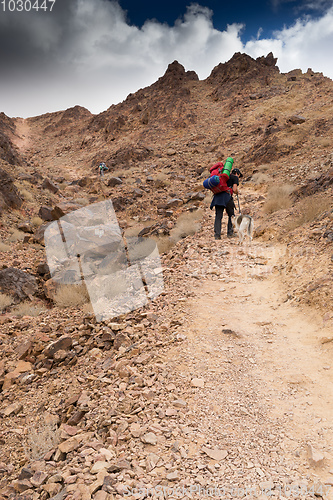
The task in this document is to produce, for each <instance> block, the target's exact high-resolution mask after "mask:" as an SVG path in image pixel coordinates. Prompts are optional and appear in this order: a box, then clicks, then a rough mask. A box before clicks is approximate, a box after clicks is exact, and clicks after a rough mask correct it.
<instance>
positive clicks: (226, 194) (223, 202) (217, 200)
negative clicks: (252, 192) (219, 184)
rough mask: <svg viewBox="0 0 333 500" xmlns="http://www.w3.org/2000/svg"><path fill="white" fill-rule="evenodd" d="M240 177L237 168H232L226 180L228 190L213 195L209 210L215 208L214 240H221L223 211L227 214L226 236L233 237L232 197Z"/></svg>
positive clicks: (233, 208)
mask: <svg viewBox="0 0 333 500" xmlns="http://www.w3.org/2000/svg"><path fill="white" fill-rule="evenodd" d="M240 177H243V174H242V173H241V172H240V170H239V169H238V168H234V169H233V170H232V171H231V173H230V176H229V179H228V180H227V186H228V188H229V190H228V191H222V192H221V193H216V194H214V197H213V199H212V202H211V205H210V209H211V210H213V208H214V207H215V221H214V237H215V239H216V240H220V239H221V224H222V217H223V211H224V209H225V210H226V212H227V214H228V226H227V236H228V237H229V238H231V237H232V236H233V233H234V229H233V225H232V219H231V217H232V215H235V203H234V200H233V197H232V195H233V194H234V193H235V194H238V186H239V178H240ZM230 188H231V189H230Z"/></svg>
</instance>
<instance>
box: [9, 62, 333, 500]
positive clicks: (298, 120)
mask: <svg viewBox="0 0 333 500" xmlns="http://www.w3.org/2000/svg"><path fill="white" fill-rule="evenodd" d="M332 90H333V82H332V81H331V80H330V79H328V78H326V77H324V76H323V75H322V74H321V73H314V72H313V71H312V70H311V69H309V70H308V71H307V72H306V73H304V74H303V73H302V71H301V70H298V69H295V70H294V71H291V72H289V73H287V74H284V73H281V72H280V71H279V68H278V66H277V60H276V59H275V58H274V56H273V55H272V54H269V55H268V56H267V57H260V58H258V59H256V60H254V59H252V58H251V57H249V56H247V55H245V54H239V53H238V54H235V55H234V56H233V58H232V59H231V60H230V61H228V62H227V63H224V64H219V65H218V66H216V67H215V68H214V69H213V70H212V73H211V75H210V76H209V77H208V78H207V79H206V80H203V81H200V80H199V79H198V76H197V75H196V73H195V72H193V71H187V72H186V71H185V70H184V68H183V67H182V66H181V65H180V64H179V63H178V62H177V61H174V62H173V63H172V64H170V65H169V67H168V68H167V70H166V72H165V74H164V75H163V76H162V77H161V78H160V79H159V80H158V81H157V82H156V83H154V84H153V85H151V86H150V87H147V88H144V89H140V90H138V91H137V92H136V93H134V94H131V95H129V96H128V97H127V99H126V100H125V101H124V102H122V103H120V104H118V105H112V106H111V107H110V108H108V109H107V110H106V111H105V112H103V113H100V114H98V115H92V114H91V113H90V112H89V111H88V110H87V109H85V108H83V107H80V106H75V107H74V108H70V109H68V110H65V111H59V112H56V113H48V114H45V115H42V116H36V117H33V118H28V119H25V120H23V119H20V118H17V119H11V118H9V117H7V116H6V115H4V114H3V113H2V114H1V116H0V214H1V219H0V251H1V263H0V264H1V266H0V309H1V311H0V312H1V313H2V314H1V315H0V340H1V344H2V353H1V354H0V386H1V392H0V401H1V407H2V410H1V414H0V419H1V420H0V422H1V430H0V442H1V444H2V449H1V452H0V472H1V476H0V478H1V479H0V480H1V483H0V484H1V487H2V488H3V490H2V492H1V493H2V495H3V498H21V497H22V498H27V499H28V498H29V499H30V498H31V499H38V498H42V499H47V498H57V499H58V498H59V499H60V498H67V499H68V500H69V499H72V498H73V499H74V498H94V499H97V500H100V499H105V498H112V495H121V493H122V484H123V483H124V481H123V476H125V477H126V480H128V478H130V479H131V480H132V481H133V484H135V481H136V479H137V478H138V477H141V476H143V475H144V473H145V472H149V473H150V472H151V471H153V469H155V468H156V467H158V464H159V457H158V456H157V455H156V454H154V452H153V451H151V453H150V454H148V455H147V457H146V458H145V459H143V458H142V449H143V447H145V446H146V445H147V446H148V448H149V447H152V448H149V450H153V449H154V448H153V447H154V446H155V444H156V443H155V440H156V439H157V438H156V436H159V435H163V436H165V438H166V441H163V442H164V444H165V449H168V443H169V444H170V446H171V441H170V440H169V438H170V439H171V435H172V433H173V432H174V431H175V428H176V427H175V426H176V423H175V422H176V421H177V419H179V418H180V419H181V422H182V425H185V423H184V419H183V417H184V415H182V412H183V409H184V405H185V403H184V400H183V399H182V397H179V398H177V397H176V393H177V391H174V389H170V390H169V393H168V394H165V392H163V391H165V388H164V386H165V385H166V384H167V383H168V381H167V379H168V374H167V368H166V366H164V364H163V363H161V362H160V356H162V354H163V353H165V352H167V350H168V349H169V346H170V345H173V344H174V343H175V342H176V343H177V342H181V341H182V339H183V337H182V335H183V334H184V332H183V331H182V333H181V334H179V336H178V337H177V331H178V329H179V328H180V329H181V330H182V328H181V326H182V324H183V321H184V320H183V319H182V318H180V317H179V316H178V315H177V313H176V312H175V309H176V307H174V305H175V304H177V303H178V301H179V300H181V301H183V302H184V303H185V304H186V301H187V298H188V297H190V296H191V294H190V293H189V292H188V290H187V280H188V279H189V276H192V277H193V275H192V274H193V273H190V274H189V272H188V271H186V269H185V267H186V266H187V265H188V263H189V262H190V260H191V259H193V258H194V257H195V259H197V260H196V271H195V274H196V276H197V278H196V279H201V278H200V277H202V279H204V277H203V276H202V275H201V273H200V262H201V259H202V260H203V261H204V260H205V259H206V258H207V256H208V255H210V252H211V251H212V248H215V242H213V238H212V236H213V234H212V230H211V231H210V232H209V231H207V227H211V228H212V225H213V220H212V217H211V213H210V210H209V203H210V199H211V195H210V193H209V192H207V191H205V190H204V188H203V186H202V182H203V180H204V179H205V178H206V177H208V169H209V167H210V166H211V165H212V164H213V163H215V162H216V161H218V160H222V159H225V158H226V157H227V156H232V157H233V158H234V159H235V166H237V167H238V168H240V169H241V171H242V172H243V174H244V177H243V179H242V181H241V186H240V195H239V203H240V208H241V211H242V213H248V214H251V215H252V216H253V217H254V221H255V227H256V232H255V239H254V243H255V244H257V245H263V246H266V247H267V248H269V249H271V251H272V252H273V253H275V255H274V273H276V274H277V275H278V279H279V280H281V289H282V290H283V291H284V296H285V300H286V302H288V303H290V304H291V305H292V304H293V305H295V306H300V307H303V306H307V307H311V308H312V309H313V310H314V311H316V313H319V314H320V315H321V317H322V318H323V323H324V324H325V325H326V326H327V325H328V326H330V325H331V326H333V313H332V306H333V296H332V279H333V276H332V269H333V250H332V243H333V203H332V200H333V151H332V146H331V145H332V140H333V128H332V120H333V119H332V116H333V113H332V111H333V101H332V98H331V96H332ZM101 161H104V162H105V163H106V165H107V167H108V171H107V172H106V173H105V175H104V176H103V177H102V178H101V177H99V175H98V164H99V163H100V162H101ZM105 200H112V203H113V207H114V209H115V212H116V216H117V220H118V222H119V225H120V228H121V230H122V231H123V233H124V235H125V236H127V237H128V236H133V235H139V236H142V237H149V238H153V239H154V240H155V241H156V243H157V246H158V248H159V251H160V255H161V259H162V265H163V269H164V279H165V291H164V292H163V293H162V295H160V296H159V297H158V298H157V299H155V300H154V301H152V302H149V303H148V305H147V306H143V307H141V308H140V309H138V310H136V311H133V312H131V313H128V314H125V315H121V316H119V317H115V318H112V319H110V320H108V321H106V322H97V321H96V319H95V318H94V315H93V313H92V309H91V305H90V303H89V297H88V296H87V291H86V289H85V287H84V286H82V285H77V286H75V287H73V286H72V287H69V286H67V287H66V286H64V285H62V286H60V285H59V284H57V283H55V282H54V281H53V280H52V279H51V276H50V272H49V268H48V265H47V260H46V253H45V242H44V232H45V230H46V228H47V227H48V225H49V224H50V223H51V222H52V221H57V220H58V219H59V218H61V217H62V216H64V215H65V214H69V213H71V212H73V211H74V210H76V209H80V208H83V207H87V206H89V205H90V204H93V203H95V202H100V201H105ZM224 223H225V221H224ZM202 231H204V232H202ZM225 244H226V242H225V241H224V242H223V241H222V242H221V245H222V248H223V245H225ZM228 244H229V243H228ZM256 248H259V247H256V246H255V247H254V250H253V251H254V253H255V251H256ZM235 249H236V244H235V242H232V244H231V247H230V250H228V251H230V252H231V253H232V256H234V255H235V254H234V252H235ZM258 252H259V250H258ZM219 255H220V254H219ZM258 255H259V254H258ZM258 255H254V256H253V259H254V261H255V262H256V263H257V264H258V261H260V259H261V257H259V256H258ZM232 256H231V257H232ZM212 258H216V257H215V256H213V257H212ZM219 258H221V255H220V257H219ZM259 264H260V263H259ZM259 264H258V265H259ZM221 265H222V264H221ZM173 383H174V382H172V383H171V382H169V385H170V386H171V385H172V384H173ZM198 383H199V382H198ZM151 388H153V389H151ZM173 396H175V397H173ZM184 411H185V410H184ZM165 416H167V417H171V420H172V422H173V424H172V425H171V426H170V427H167V426H164V423H163V422H164V420H163V419H164V418H165ZM151 419H153V420H154V419H155V420H156V419H157V420H156V421H155V420H154V422H155V423H154V425H150V420H151ZM158 419H159V420H158ZM182 419H183V420H182ZM185 420H186V419H185ZM178 423H179V422H178ZM177 425H178V424H177ZM169 434H170V435H169ZM133 439H134V441H133ZM163 446H164V445H163ZM172 446H174V447H175V449H174V450H173V454H174V455H175V456H177V457H178V455H177V453H178V451H179V449H178V450H177V446H176V445H175V444H174V445H172ZM209 453H210V452H208V455H209ZM140 457H141V458H140ZM169 458H170V457H169ZM170 460H171V459H170ZM171 461H172V460H171ZM102 464H104V465H102ZM105 464H107V465H105ZM169 469H170V471H169V472H166V480H167V481H174V480H175V479H176V476H173V474H174V472H173V467H172V465H171V466H170V467H169V468H168V467H166V471H168V470H169ZM168 476H169V477H168ZM177 477H178V476H177ZM78 491H79V493H77V492H78ZM59 495H60V496H59ZM75 495H76V496H75ZM80 495H81V496H80ZM117 498H118V497H117ZM119 498H121V497H120V496H119Z"/></svg>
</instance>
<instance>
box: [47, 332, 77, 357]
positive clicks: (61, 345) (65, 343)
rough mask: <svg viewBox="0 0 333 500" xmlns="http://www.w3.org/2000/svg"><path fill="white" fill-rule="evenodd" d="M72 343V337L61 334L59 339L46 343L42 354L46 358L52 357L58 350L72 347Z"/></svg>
mask: <svg viewBox="0 0 333 500" xmlns="http://www.w3.org/2000/svg"><path fill="white" fill-rule="evenodd" d="M72 343H73V341H72V337H69V336H66V335H63V336H62V337H60V339H58V340H56V341H55V342H52V343H51V344H50V345H48V346H47V347H46V349H44V351H43V354H44V356H46V357H47V358H53V356H54V355H55V353H56V352H58V351H60V350H63V351H65V350H68V349H69V348H70V347H72Z"/></svg>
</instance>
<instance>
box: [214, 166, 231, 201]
mask: <svg viewBox="0 0 333 500" xmlns="http://www.w3.org/2000/svg"><path fill="white" fill-rule="evenodd" d="M223 169H224V163H223V162H222V161H219V162H218V163H215V165H213V166H212V167H210V169H209V172H210V177H212V176H213V175H218V177H219V178H220V182H219V184H218V185H217V186H213V187H210V190H211V191H212V192H213V193H214V194H217V193H222V192H223V191H227V192H228V193H229V194H231V196H232V188H231V187H229V186H228V185H227V180H228V179H229V175H228V174H223V173H222V172H223Z"/></svg>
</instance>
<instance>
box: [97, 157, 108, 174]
mask: <svg viewBox="0 0 333 500" xmlns="http://www.w3.org/2000/svg"><path fill="white" fill-rule="evenodd" d="M98 170H99V175H100V177H103V176H104V172H107V171H108V170H109V169H108V167H107V166H106V164H105V163H104V161H101V163H100V164H99V165H98Z"/></svg>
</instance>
